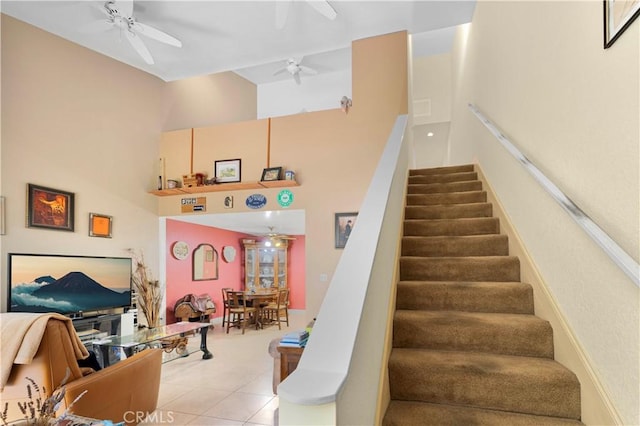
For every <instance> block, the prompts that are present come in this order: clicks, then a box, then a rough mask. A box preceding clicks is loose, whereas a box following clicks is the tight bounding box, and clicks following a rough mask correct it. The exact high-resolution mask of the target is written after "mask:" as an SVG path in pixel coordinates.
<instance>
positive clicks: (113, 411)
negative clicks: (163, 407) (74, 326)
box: [0, 319, 162, 424]
mask: <svg viewBox="0 0 640 426" xmlns="http://www.w3.org/2000/svg"><path fill="white" fill-rule="evenodd" d="M161 364H162V350H160V349H147V350H144V351H141V352H139V353H136V354H135V355H133V356H132V357H130V358H127V359H125V360H123V361H120V362H118V363H116V364H115V365H113V366H110V367H107V368H105V369H102V370H99V371H94V370H93V369H91V368H86V367H80V366H79V365H78V361H77V359H76V355H75V353H74V350H73V346H72V341H71V336H70V335H69V329H68V328H67V326H66V325H65V324H64V323H63V322H62V321H59V320H56V319H49V321H48V322H47V326H46V329H45V332H44V335H43V337H42V340H41V342H40V346H39V347H38V351H37V353H36V355H35V357H34V359H33V361H32V362H31V363H30V364H25V365H18V364H14V366H13V368H12V369H11V375H10V376H9V380H8V381H7V384H6V385H5V387H4V389H3V390H2V393H1V394H0V402H1V406H0V410H3V409H4V407H5V403H8V419H7V420H8V421H11V420H15V419H18V418H21V417H22V418H24V416H23V415H21V413H20V411H19V409H18V404H17V402H18V401H25V400H27V384H28V382H27V380H26V379H25V378H26V377H29V378H31V379H33V380H34V382H35V383H37V384H38V386H39V387H40V391H41V392H42V393H43V398H47V397H49V396H50V395H51V393H52V391H53V390H55V389H56V388H58V387H59V386H60V384H61V382H62V380H63V379H64V376H65V374H66V372H67V368H68V369H69V371H70V376H69V378H68V379H67V383H66V385H65V389H66V392H65V397H64V403H63V404H61V405H62V406H61V408H60V410H59V413H60V412H62V411H64V410H65V409H66V407H67V406H68V405H69V404H71V402H72V401H73V400H74V399H75V398H76V397H77V396H78V395H80V394H81V393H82V392H83V391H85V390H86V391H87V392H86V393H85V394H84V395H83V396H82V397H81V398H80V399H79V400H78V401H76V402H75V403H74V405H73V407H72V409H71V410H70V411H71V412H72V413H73V414H76V415H78V416H84V417H90V418H95V419H100V420H111V421H113V422H114V423H116V422H122V421H124V422H125V423H126V424H137V423H138V422H140V421H142V420H143V419H144V417H145V414H144V413H151V412H153V411H154V410H155V409H156V406H157V403H158V392H159V389H160V372H161ZM43 390H44V391H43ZM34 399H35V397H34Z"/></svg>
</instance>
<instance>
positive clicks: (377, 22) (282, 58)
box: [0, 0, 475, 84]
mask: <svg viewBox="0 0 640 426" xmlns="http://www.w3.org/2000/svg"><path fill="white" fill-rule="evenodd" d="M120 1H122V0H120ZM120 1H116V2H115V7H116V8H117V7H118V6H119V3H120ZM287 1H290V5H289V7H288V12H287V14H286V21H285V22H284V26H283V27H282V28H281V29H278V28H277V25H276V9H277V8H278V7H279V6H282V4H280V5H279V6H278V5H276V2H275V1H152V0H135V2H134V5H133V16H134V17H135V19H136V20H137V21H138V22H141V23H144V24H147V25H149V26H152V27H154V28H156V29H159V30H161V31H163V32H166V33H168V34H170V35H172V36H173V37H175V38H177V39H179V40H180V41H181V42H182V47H181V48H179V47H174V46H170V45H167V44H164V43H161V42H159V41H156V40H154V39H151V38H148V37H140V39H141V40H142V41H143V42H144V44H145V45H146V47H147V48H148V50H149V52H150V54H151V56H152V57H153V60H154V62H155V63H154V64H153V65H148V64H147V63H145V62H144V61H143V60H142V58H141V57H140V56H139V55H138V54H137V53H136V51H135V50H134V49H133V48H132V46H131V45H130V44H129V43H128V40H127V38H126V37H125V35H124V34H123V32H124V31H126V30H123V29H120V28H118V27H115V26H114V27H111V28H110V29H108V30H102V31H95V30H97V29H99V28H100V27H98V26H97V25H98V24H97V22H98V21H103V23H104V21H105V19H106V17H107V15H106V14H105V1H90V0H79V1H57V0H45V1H30V0H28V1H27V0H20V1H7V0H2V1H1V3H0V8H1V9H0V10H1V11H2V13H5V14H7V15H9V16H12V17H14V18H17V19H19V20H21V21H24V22H27V23H29V24H31V25H34V26H36V27H39V28H41V29H43V30H45V31H48V32H50V33H53V34H55V35H58V36H60V37H62V38H65V39H67V40H70V41H72V42H74V43H77V44H79V45H82V46H84V47H87V48H89V49H92V50H95V51H97V52H100V53H102V54H104V55H106V56H109V57H112V58H114V59H116V60H118V61H121V62H124V63H126V64H129V65H131V66H133V67H136V68H139V69H141V70H144V71H146V72H148V73H150V74H153V75H156V76H157V77H159V78H161V79H163V80H165V81H172V80H179V79H184V78H188V77H194V76H200V75H207V74H213V73H217V72H223V71H236V72H237V73H238V74H240V75H242V76H243V77H245V78H247V79H249V80H250V81H253V82H254V83H256V84H262V83H267V82H270V81H275V80H278V79H285V78H290V76H289V75H288V74H287V73H282V74H279V75H278V76H274V75H273V73H274V72H275V71H277V70H279V69H281V68H284V66H285V65H286V60H287V59H288V58H297V59H299V58H304V60H303V64H304V65H307V66H309V67H311V68H313V69H315V70H316V71H318V72H319V73H327V72H333V71H342V70H345V69H348V68H350V63H351V61H350V60H351V57H350V53H349V52H350V46H351V42H352V41H353V40H357V39H361V38H366V37H372V36H376V35H381V34H387V33H390V32H395V31H400V30H407V31H408V32H409V33H410V34H414V35H420V36H419V37H418V36H417V37H416V40H427V41H428V43H430V44H431V45H432V46H427V47H426V49H427V52H428V51H429V49H430V48H434V49H436V50H437V49H441V47H439V46H438V45H439V44H441V43H445V44H446V43H447V42H449V43H450V40H449V39H450V37H451V34H452V32H444V33H442V32H441V33H438V32H437V31H435V30H441V29H446V28H450V27H453V26H455V25H459V24H463V23H466V22H469V21H471V17H472V14H473V10H474V6H475V1H459V0H449V1H425V0H423V1H402V0H400V1H343V0H329V2H328V3H329V4H330V5H331V7H332V8H333V9H334V10H335V12H336V14H337V16H336V17H335V19H333V20H330V19H328V18H327V17H325V16H324V15H322V14H321V13H320V12H318V11H317V10H316V9H315V8H314V7H312V4H310V3H312V2H314V1H316V0H279V2H280V3H283V2H287ZM316 3H317V1H316ZM430 33H431V34H440V36H438V37H432V36H429V34H430ZM425 35H427V37H425ZM415 49H416V47H415V46H414V50H415ZM418 49H419V50H421V51H424V49H425V48H424V47H422V48H420V47H418ZM435 53H440V52H439V51H436V52H435ZM303 78H304V76H303Z"/></svg>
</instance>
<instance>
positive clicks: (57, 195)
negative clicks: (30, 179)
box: [27, 183, 75, 232]
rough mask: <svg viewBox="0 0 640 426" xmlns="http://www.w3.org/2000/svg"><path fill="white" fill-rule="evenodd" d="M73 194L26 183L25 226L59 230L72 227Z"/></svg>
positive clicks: (68, 229)
mask: <svg viewBox="0 0 640 426" xmlns="http://www.w3.org/2000/svg"><path fill="white" fill-rule="evenodd" d="M74 209H75V206H74V194H73V193H72V192H67V191H61V190H59V189H52V188H46V187H44V186H38V185H33V184H30V183H29V184H27V227H28V228H48V229H55V230H59V231H70V232H73V229H74Z"/></svg>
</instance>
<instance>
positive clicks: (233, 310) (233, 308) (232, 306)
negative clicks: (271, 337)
mask: <svg viewBox="0 0 640 426" xmlns="http://www.w3.org/2000/svg"><path fill="white" fill-rule="evenodd" d="M227 296H228V297H229V317H228V318H227V334H229V328H230V327H239V328H240V327H241V328H242V334H244V331H245V328H246V326H247V323H248V322H250V321H252V320H253V321H255V315H256V308H255V307H253V306H247V304H246V303H245V299H244V292H242V291H228V292H227ZM231 323H233V325H231ZM255 323H256V328H257V326H258V322H257V321H256V322H255Z"/></svg>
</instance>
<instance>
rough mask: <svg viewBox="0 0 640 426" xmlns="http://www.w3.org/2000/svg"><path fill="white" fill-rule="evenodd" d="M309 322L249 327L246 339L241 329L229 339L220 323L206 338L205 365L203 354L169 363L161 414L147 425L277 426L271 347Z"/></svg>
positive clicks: (292, 319)
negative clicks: (276, 341) (207, 351)
mask: <svg viewBox="0 0 640 426" xmlns="http://www.w3.org/2000/svg"><path fill="white" fill-rule="evenodd" d="M307 322H308V321H307V319H306V316H305V313H303V312H290V315H289V327H287V326H286V324H283V325H282V330H278V327H277V326H268V327H265V328H264V329H262V330H255V329H253V328H247V330H246V331H245V334H244V335H243V334H242V331H241V330H239V329H237V328H231V329H230V330H229V334H226V333H225V331H224V330H223V329H222V325H221V322H220V319H219V318H217V319H216V320H214V321H213V324H214V329H213V330H211V329H210V330H209V333H208V335H207V347H208V348H209V350H210V351H211V352H212V353H213V358H212V359H209V360H203V359H202V352H194V353H192V354H191V355H189V356H188V357H185V358H179V359H176V360H174V361H170V362H167V363H164V364H163V365H162V379H161V384H160V396H159V399H158V409H157V410H156V412H155V413H153V414H151V416H150V417H149V418H148V419H147V420H146V421H145V422H144V423H142V424H144V425H167V424H173V425H225V426H227V425H229V426H235V425H238V426H239V425H267V426H275V425H277V424H278V421H277V415H278V411H277V409H278V397H277V396H276V395H274V394H273V391H272V377H273V376H272V375H273V358H272V357H271V355H269V352H268V347H269V342H271V340H272V339H274V338H278V337H280V336H282V335H283V334H284V333H287V332H289V331H294V330H300V329H304V327H305V326H306V324H307ZM199 346H200V338H199V337H195V338H190V339H189V347H190V348H192V347H193V348H198V347H199Z"/></svg>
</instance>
